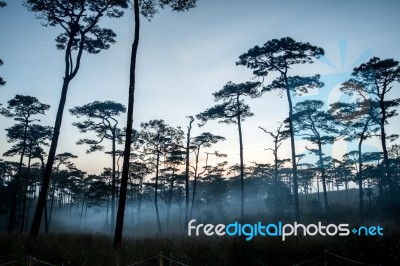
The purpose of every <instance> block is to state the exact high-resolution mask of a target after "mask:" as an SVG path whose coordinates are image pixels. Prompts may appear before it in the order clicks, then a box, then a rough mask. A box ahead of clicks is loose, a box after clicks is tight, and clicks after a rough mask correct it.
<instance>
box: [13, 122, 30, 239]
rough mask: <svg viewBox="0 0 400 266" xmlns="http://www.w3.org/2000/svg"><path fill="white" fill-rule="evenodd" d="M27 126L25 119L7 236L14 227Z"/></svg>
mask: <svg viewBox="0 0 400 266" xmlns="http://www.w3.org/2000/svg"><path fill="white" fill-rule="evenodd" d="M28 124H29V120H28V119H26V120H25V126H24V140H23V145H22V152H21V157H20V159H19V165H18V172H17V175H16V176H15V188H14V194H13V199H12V203H11V210H10V217H9V220H8V233H9V234H11V233H12V231H13V230H14V226H15V213H16V209H17V201H18V192H19V181H20V178H21V172H22V162H23V160H24V155H25V149H26V138H27V132H28Z"/></svg>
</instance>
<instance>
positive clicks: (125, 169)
mask: <svg viewBox="0 0 400 266" xmlns="http://www.w3.org/2000/svg"><path fill="white" fill-rule="evenodd" d="M133 5H134V7H133V9H134V15H135V33H134V34H135V37H134V40H133V44H132V51H131V67H130V71H129V72H130V77H129V95H128V114H127V122H126V131H125V148H124V162H123V164H122V176H121V185H120V186H121V187H120V192H119V202H118V211H117V221H116V225H115V234H114V248H117V247H119V246H121V242H122V230H123V227H124V215H125V203H126V190H127V186H128V177H129V158H130V154H131V144H132V126H133V105H134V102H135V82H136V55H137V50H138V47H139V29H140V18H139V15H140V13H139V0H134V1H133Z"/></svg>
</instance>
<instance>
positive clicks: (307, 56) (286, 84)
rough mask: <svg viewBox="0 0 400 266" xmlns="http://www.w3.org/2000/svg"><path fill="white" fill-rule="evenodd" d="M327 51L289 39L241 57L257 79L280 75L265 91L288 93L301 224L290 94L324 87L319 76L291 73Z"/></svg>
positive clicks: (296, 214) (255, 49)
mask: <svg viewBox="0 0 400 266" xmlns="http://www.w3.org/2000/svg"><path fill="white" fill-rule="evenodd" d="M323 54H324V50H323V49H322V48H319V47H317V46H313V45H311V44H309V43H301V42H297V41H295V40H293V39H292V38H290V37H286V38H281V39H273V40H271V41H268V42H266V43H265V44H264V45H263V46H262V47H259V46H255V47H254V48H252V49H250V50H249V51H248V52H247V53H245V54H242V55H241V56H239V61H238V62H237V63H236V64H237V65H245V66H247V67H248V68H250V69H253V74H254V75H255V76H258V77H266V76H268V74H270V73H271V72H277V73H278V75H279V76H278V77H277V78H276V79H275V80H274V81H273V82H272V84H271V85H269V86H266V87H265V88H264V89H263V91H271V90H276V89H280V90H283V91H285V92H286V96H287V100H288V104H289V130H290V142H291V149H292V165H293V191H294V200H295V216H296V220H297V221H300V210H299V196H298V184H297V166H296V150H295V142H294V132H293V122H292V115H293V108H292V99H291V95H290V94H291V92H293V91H300V92H307V90H308V89H309V88H313V87H321V86H322V84H321V83H320V82H319V79H318V76H315V77H308V78H303V77H298V76H295V77H291V76H289V74H288V72H289V69H291V67H292V66H293V65H298V64H305V63H313V62H314V61H313V60H314V58H319V57H320V56H321V55H323Z"/></svg>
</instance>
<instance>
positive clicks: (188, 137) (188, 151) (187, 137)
mask: <svg viewBox="0 0 400 266" xmlns="http://www.w3.org/2000/svg"><path fill="white" fill-rule="evenodd" d="M189 119H190V121H189V126H188V127H187V129H188V131H187V134H186V156H185V157H186V162H185V228H186V227H187V224H188V221H189V220H188V219H189V159H190V158H189V157H190V132H191V131H192V123H193V121H194V118H193V116H189Z"/></svg>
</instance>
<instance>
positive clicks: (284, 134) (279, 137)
mask: <svg viewBox="0 0 400 266" xmlns="http://www.w3.org/2000/svg"><path fill="white" fill-rule="evenodd" d="M282 126H283V123H281V124H279V127H278V128H277V129H276V131H275V133H274V132H271V131H268V130H267V129H265V128H262V127H259V128H260V129H261V130H262V131H264V132H265V133H267V134H269V135H270V136H271V137H272V138H273V141H274V147H273V148H268V149H269V150H271V151H272V153H273V154H274V175H273V176H274V189H273V193H274V219H275V221H276V219H277V214H278V213H277V212H278V172H279V171H278V170H279V167H280V166H281V165H282V160H279V157H278V150H279V148H280V146H281V145H282V142H283V141H284V140H285V139H287V138H288V137H289V132H288V131H287V130H283V129H282Z"/></svg>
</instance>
